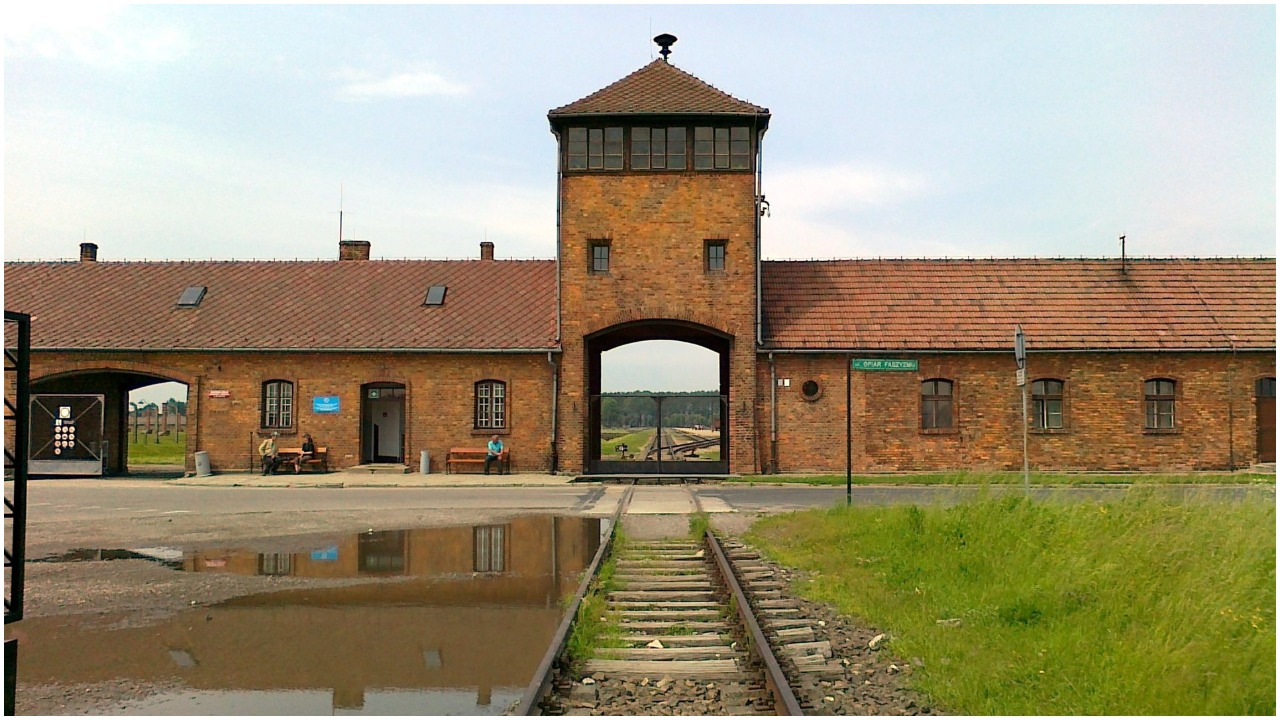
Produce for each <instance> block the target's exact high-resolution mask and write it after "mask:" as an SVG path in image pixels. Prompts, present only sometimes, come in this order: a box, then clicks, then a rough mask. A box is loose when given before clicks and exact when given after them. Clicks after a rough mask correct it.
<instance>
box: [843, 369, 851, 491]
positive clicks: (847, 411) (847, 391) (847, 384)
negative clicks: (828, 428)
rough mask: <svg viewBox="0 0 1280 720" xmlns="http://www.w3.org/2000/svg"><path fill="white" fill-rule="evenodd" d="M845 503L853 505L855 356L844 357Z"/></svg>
mask: <svg viewBox="0 0 1280 720" xmlns="http://www.w3.org/2000/svg"><path fill="white" fill-rule="evenodd" d="M844 504H845V506H846V507H848V506H850V505H853V356H852V355H846V356H845V358H844Z"/></svg>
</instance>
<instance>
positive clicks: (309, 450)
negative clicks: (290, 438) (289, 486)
mask: <svg viewBox="0 0 1280 720" xmlns="http://www.w3.org/2000/svg"><path fill="white" fill-rule="evenodd" d="M315 456H316V441H315V440H312V439H311V433H303V434H302V452H301V453H299V454H298V457H297V458H296V459H295V460H294V461H293V474H294V475H297V474H298V473H300V472H302V463H304V462H306V461H308V460H310V459H312V458H314V457H315Z"/></svg>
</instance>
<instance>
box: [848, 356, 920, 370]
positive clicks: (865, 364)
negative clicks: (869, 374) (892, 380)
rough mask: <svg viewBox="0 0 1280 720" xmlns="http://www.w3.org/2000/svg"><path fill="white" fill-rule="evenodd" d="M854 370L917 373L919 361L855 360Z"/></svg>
mask: <svg viewBox="0 0 1280 720" xmlns="http://www.w3.org/2000/svg"><path fill="white" fill-rule="evenodd" d="M853 369H854V370H879V371H888V372H895V371H896V372H917V371H919V370H920V361H919V360H889V359H887V358H855V359H854V361H853Z"/></svg>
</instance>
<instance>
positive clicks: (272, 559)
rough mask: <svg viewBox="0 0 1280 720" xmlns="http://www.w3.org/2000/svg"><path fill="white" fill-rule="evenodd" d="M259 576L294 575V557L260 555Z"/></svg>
mask: <svg viewBox="0 0 1280 720" xmlns="http://www.w3.org/2000/svg"><path fill="white" fill-rule="evenodd" d="M258 574H259V575H292V574H293V555H292V554H290V553H258Z"/></svg>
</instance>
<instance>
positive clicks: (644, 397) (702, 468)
mask: <svg viewBox="0 0 1280 720" xmlns="http://www.w3.org/2000/svg"><path fill="white" fill-rule="evenodd" d="M728 409H729V404H728V396H726V395H717V394H714V393H671V394H652V393H645V394H625V393H605V394H601V395H594V396H592V398H591V429H592V437H591V447H590V456H589V457H588V463H587V467H588V472H589V473H591V474H593V475H632V474H635V475H681V476H688V477H696V476H700V475H724V474H727V473H728V472H729V433H728V432H726V431H725V429H726V428H725V426H726V424H727V423H726V422H725V421H726V419H727V418H728Z"/></svg>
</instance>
